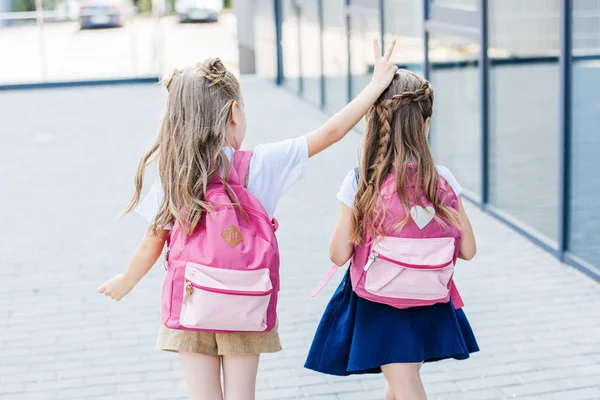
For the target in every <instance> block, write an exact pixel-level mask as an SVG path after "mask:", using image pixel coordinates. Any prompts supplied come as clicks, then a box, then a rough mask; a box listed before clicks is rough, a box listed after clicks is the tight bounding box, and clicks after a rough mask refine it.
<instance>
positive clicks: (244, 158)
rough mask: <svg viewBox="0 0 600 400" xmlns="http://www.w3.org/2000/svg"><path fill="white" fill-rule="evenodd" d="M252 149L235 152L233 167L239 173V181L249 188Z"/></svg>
mask: <svg viewBox="0 0 600 400" xmlns="http://www.w3.org/2000/svg"><path fill="white" fill-rule="evenodd" d="M253 154H254V152H253V151H252V150H247V151H236V152H235V153H233V169H234V170H235V172H236V175H237V182H236V183H238V184H240V185H244V187H245V188H246V189H247V188H248V177H249V176H250V173H249V172H250V161H251V160H252V155H253Z"/></svg>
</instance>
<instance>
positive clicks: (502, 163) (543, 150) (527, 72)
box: [489, 0, 559, 244]
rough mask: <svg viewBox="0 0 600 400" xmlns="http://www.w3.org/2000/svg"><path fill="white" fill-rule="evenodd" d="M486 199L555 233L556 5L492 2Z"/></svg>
mask: <svg viewBox="0 0 600 400" xmlns="http://www.w3.org/2000/svg"><path fill="white" fill-rule="evenodd" d="M489 7H490V9H489V12H490V13H489V21H490V32H489V47H490V50H489V55H490V59H491V66H490V188H489V190H490V203H491V204H492V205H494V206H495V207H496V208H497V209H498V211H500V212H502V213H503V214H504V215H505V216H506V217H508V218H512V219H513V220H514V221H515V222H517V223H519V224H522V225H523V228H525V229H528V230H530V231H532V233H534V234H536V235H538V236H539V237H541V238H543V239H547V241H548V243H550V244H552V243H556V240H557V237H558V215H559V212H558V198H559V197H558V183H559V171H558V154H559V149H558V145H559V127H558V124H559V120H558V119H559V114H558V107H559V98H558V96H559V65H558V57H557V55H558V43H559V27H558V17H559V4H558V2H549V1H531V2H530V1H527V2H524V1H520V0H510V1H507V0H490V2H489Z"/></svg>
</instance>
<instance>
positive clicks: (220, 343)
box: [156, 323, 281, 356]
mask: <svg viewBox="0 0 600 400" xmlns="http://www.w3.org/2000/svg"><path fill="white" fill-rule="evenodd" d="M277 328H278V323H277V324H276V325H275V328H273V330H271V331H270V332H234V333H206V332H192V331H180V330H174V329H169V328H167V327H165V326H164V325H162V324H161V326H160V329H159V331H158V340H157V343H156V347H157V348H158V349H160V350H165V351H174V352H179V351H186V352H190V353H199V354H204V355H207V356H225V355H244V354H260V353H276V352H278V351H280V350H281V342H280V341H279V333H278V332H277Z"/></svg>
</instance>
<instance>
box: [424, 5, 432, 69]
mask: <svg viewBox="0 0 600 400" xmlns="http://www.w3.org/2000/svg"><path fill="white" fill-rule="evenodd" d="M429 1H430V0H423V51H424V52H425V59H424V60H423V75H424V76H425V79H427V80H428V81H429V80H431V67H430V65H429V31H428V30H427V21H429Z"/></svg>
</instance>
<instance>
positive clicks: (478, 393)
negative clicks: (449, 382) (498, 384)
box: [436, 388, 504, 400]
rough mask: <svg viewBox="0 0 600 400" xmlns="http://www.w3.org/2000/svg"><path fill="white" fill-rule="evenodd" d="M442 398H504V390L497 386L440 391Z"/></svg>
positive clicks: (467, 399)
mask: <svg viewBox="0 0 600 400" xmlns="http://www.w3.org/2000/svg"><path fill="white" fill-rule="evenodd" d="M436 397H437V398H438V399H440V400H495V399H502V398H504V396H503V394H502V392H500V390H498V389H495V388H488V389H480V390H470V391H468V392H455V393H440V394H438V395H437V396H436Z"/></svg>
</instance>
